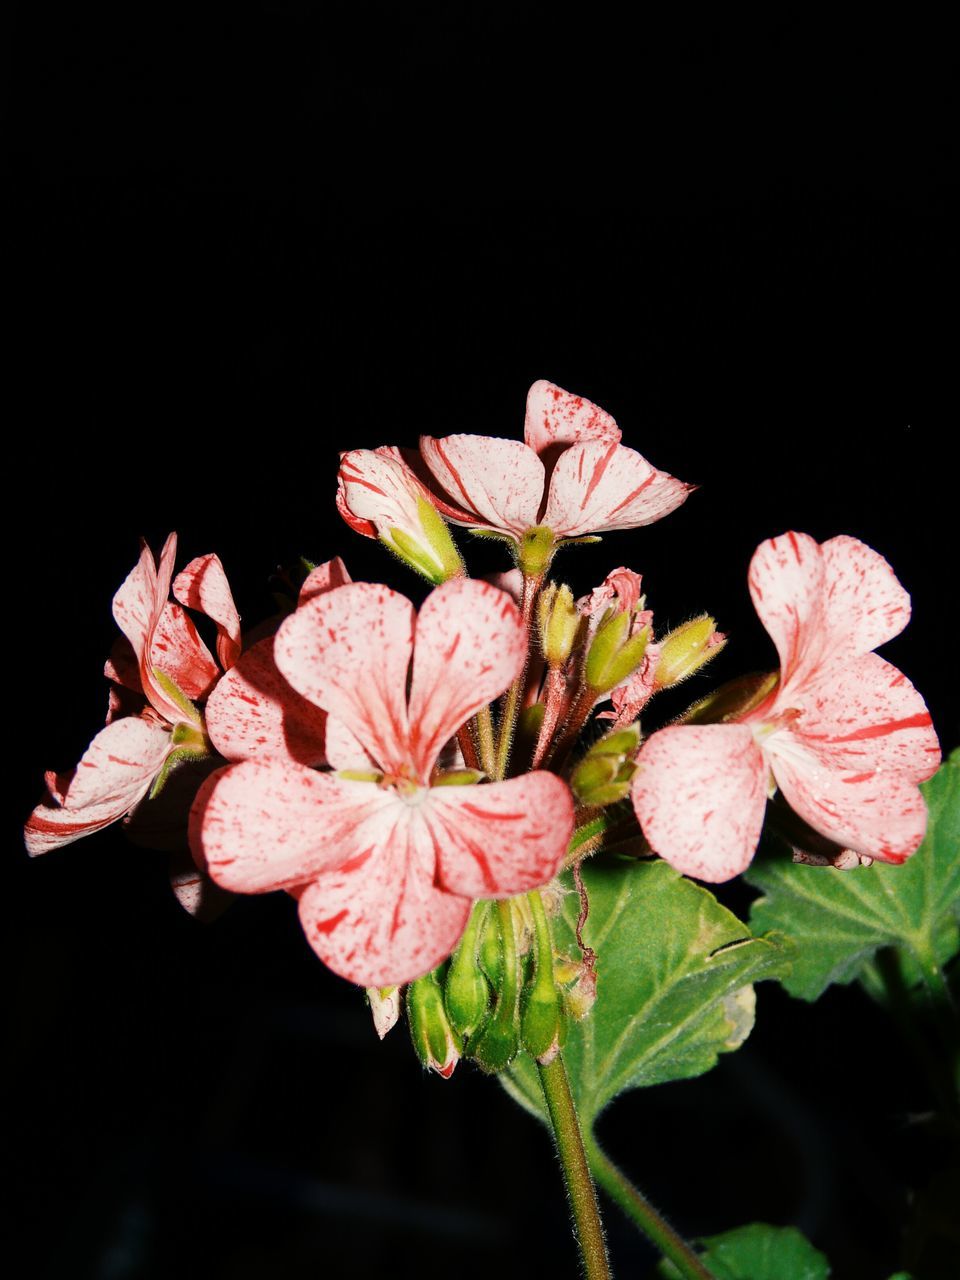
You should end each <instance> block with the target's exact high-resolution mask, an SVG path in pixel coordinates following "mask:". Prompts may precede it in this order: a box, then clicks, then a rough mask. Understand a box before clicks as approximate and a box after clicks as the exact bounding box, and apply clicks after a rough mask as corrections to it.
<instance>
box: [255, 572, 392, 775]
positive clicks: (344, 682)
mask: <svg viewBox="0 0 960 1280" xmlns="http://www.w3.org/2000/svg"><path fill="white" fill-rule="evenodd" d="M414 618H415V615H414V611H413V605H412V604H411V603H410V601H409V600H407V599H406V598H405V597H404V596H401V595H398V593H397V592H396V591H391V590H390V589H389V588H388V587H384V586H380V585H379V584H374V583H369V582H354V583H350V584H349V585H348V586H345V587H340V588H339V589H338V590H337V591H331V592H329V593H328V594H327V595H323V596H316V597H315V598H314V599H312V600H309V601H308V602H307V603H306V604H305V605H303V606H301V607H300V608H299V609H297V611H296V612H295V613H293V614H291V615H290V617H289V618H287V619H286V621H285V622H284V623H283V624H282V626H281V627H280V630H279V631H278V632H277V636H276V643H275V645H274V651H273V652H274V657H275V659H276V663H277V666H278V668H279V669H280V671H281V673H282V674H283V675H284V676H285V677H286V679H287V680H289V682H290V683H291V684H292V685H293V687H294V688H295V689H296V690H297V691H298V692H299V693H302V694H303V696H304V697H305V698H307V699H309V701H310V702H313V703H315V704H316V706H318V707H323V708H324V710H325V711H329V712H330V713H331V715H335V716H336V717H337V718H338V719H340V720H343V721H344V722H345V723H346V725H347V727H348V728H349V729H350V730H351V732H352V733H354V734H355V735H356V737H357V738H359V740H360V742H361V743H362V744H363V746H364V748H365V749H366V750H368V751H369V752H370V754H371V755H372V756H373V757H374V759H375V760H376V761H377V763H378V764H379V765H380V767H381V768H383V769H384V770H386V771H387V772H392V771H395V770H397V769H400V768H402V766H403V765H405V764H407V763H409V761H408V750H407V744H408V737H409V731H408V720H407V705H406V686H407V669H408V667H409V665H410V655H411V653H412V651H413V629H414Z"/></svg>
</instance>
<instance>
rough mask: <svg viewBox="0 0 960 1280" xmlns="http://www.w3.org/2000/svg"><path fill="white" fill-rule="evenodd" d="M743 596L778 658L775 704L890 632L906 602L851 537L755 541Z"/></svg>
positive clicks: (889, 573) (902, 619)
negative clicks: (821, 541) (746, 592)
mask: <svg viewBox="0 0 960 1280" xmlns="http://www.w3.org/2000/svg"><path fill="white" fill-rule="evenodd" d="M749 583H750V594H751V596H752V597H753V603H754V607H755V608H756V610H757V615H758V616H759V618H760V621H761V622H762V623H763V625H764V626H765V627H766V629H767V631H768V633H769V634H770V637H771V638H772V640H773V642H774V644H775V645H776V646H777V653H778V654H779V655H780V668H781V680H780V692H779V694H778V697H777V702H778V704H779V705H787V704H788V702H789V699H790V696H791V694H792V693H794V692H795V691H797V690H799V689H801V688H803V687H804V686H805V685H807V684H808V683H809V682H810V681H812V680H819V679H820V678H822V676H823V675H824V674H825V673H826V672H827V671H830V670H836V669H837V668H838V667H839V666H842V665H843V664H844V663H847V662H849V661H850V660H851V659H853V658H857V657H860V656H861V655H863V654H865V653H869V652H870V651H871V649H874V648H875V647H876V646H877V645H879V644H883V643H884V641H886V640H889V639H891V638H892V637H893V636H895V635H897V634H898V633H899V632H900V631H902V629H903V628H904V627H905V626H906V624H907V620H908V619H909V617H910V597H909V596H908V595H907V593H906V591H904V589H903V587H902V586H901V585H900V583H899V582H898V581H897V578H896V576H895V575H894V572H893V570H892V569H891V568H890V566H889V565H888V564H887V562H886V560H884V559H883V557H882V556H880V555H878V554H877V552H876V551H874V550H872V548H870V547H868V546H867V545H866V544H865V543H863V542H859V541H858V540H857V539H856V538H848V537H840V538H831V539H830V541H829V542H825V543H824V544H823V545H822V546H820V545H819V544H818V543H817V542H816V541H814V539H813V538H811V537H810V536H809V535H808V534H805V533H795V532H789V533H785V534H781V535H780V537H778V538H770V539H769V540H768V541H767V542H764V543H761V545H760V546H759V547H758V548H757V550H756V552H755V553H754V556H753V559H752V560H751V562H750V574H749Z"/></svg>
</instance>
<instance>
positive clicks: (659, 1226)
mask: <svg viewBox="0 0 960 1280" xmlns="http://www.w3.org/2000/svg"><path fill="white" fill-rule="evenodd" d="M586 1141H587V1152H588V1156H589V1160H590V1168H591V1170H592V1171H593V1174H594V1176H595V1177H596V1179H597V1182H599V1184H600V1186H601V1187H603V1189H604V1191H606V1193H607V1195H608V1196H610V1198H611V1200H615V1201H616V1202H617V1204H618V1205H619V1206H620V1208H621V1209H622V1210H623V1211H624V1213H625V1214H626V1215H627V1217H629V1218H632V1219H633V1221H634V1222H635V1223H636V1224H637V1226H638V1227H639V1228H640V1230H641V1231H642V1232H643V1233H644V1235H646V1236H647V1238H648V1239H649V1240H651V1241H652V1242H653V1244H654V1245H656V1247H657V1248H658V1249H659V1250H660V1252H661V1253H662V1254H663V1256H664V1257H665V1258H669V1259H670V1261H671V1262H672V1263H673V1265H674V1266H675V1267H676V1268H677V1270H678V1271H679V1272H680V1274H681V1275H682V1276H683V1277H684V1280H714V1276H713V1273H712V1272H710V1271H708V1270H707V1268H706V1267H705V1266H704V1264H703V1262H702V1261H701V1259H700V1258H698V1257H697V1255H696V1254H695V1253H694V1251H693V1249H692V1248H691V1247H690V1245H688V1244H687V1242H686V1241H685V1240H684V1239H683V1237H682V1236H680V1235H678V1234H677V1232H676V1231H674V1229H673V1227H671V1225H670V1223H669V1222H667V1221H666V1220H665V1219H664V1218H662V1217H661V1216H660V1214H659V1213H657V1211H656V1209H655V1208H654V1207H653V1205H652V1204H651V1203H650V1201H649V1200H648V1199H647V1198H646V1196H644V1195H643V1193H642V1192H641V1191H639V1190H638V1189H637V1188H636V1187H635V1186H634V1185H633V1183H632V1182H631V1181H630V1179H629V1178H628V1177H627V1176H626V1174H624V1173H622V1172H621V1171H620V1170H619V1169H618V1168H617V1166H616V1165H615V1164H614V1163H613V1161H612V1160H611V1159H610V1158H609V1156H607V1155H605V1154H604V1152H603V1151H601V1150H600V1147H599V1146H598V1144H597V1140H596V1138H594V1137H593V1135H592V1134H590V1133H588V1134H587V1139H586Z"/></svg>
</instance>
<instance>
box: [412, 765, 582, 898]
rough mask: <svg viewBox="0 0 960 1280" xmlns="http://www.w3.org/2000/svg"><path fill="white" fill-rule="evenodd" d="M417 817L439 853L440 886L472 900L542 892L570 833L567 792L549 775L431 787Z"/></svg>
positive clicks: (561, 783) (529, 774)
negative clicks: (420, 816)
mask: <svg viewBox="0 0 960 1280" xmlns="http://www.w3.org/2000/svg"><path fill="white" fill-rule="evenodd" d="M421 813H422V814H423V817H424V819H425V821H426V823H427V825H428V826H429V828H430V831H431V834H432V836H433V840H434V844H435V847H436V861H437V883H438V884H439V885H440V886H441V887H442V888H444V889H448V890H450V892H452V893H460V894H464V895H466V896H467V897H469V898H494V897H508V896H510V895H511V894H515V893H526V892H528V891H529V890H530V889H536V888H538V887H539V886H540V885H542V884H546V883H547V881H548V880H551V879H552V878H553V877H554V876H555V875H556V874H557V871H558V870H559V869H560V863H561V862H562V861H563V857H564V854H565V853H566V851H567V845H568V843H569V840H570V836H571V835H572V833H573V798H572V796H571V794H570V788H569V787H568V786H567V785H566V783H564V782H562V781H561V780H560V779H559V778H558V777H556V776H555V775H554V774H552V773H544V772H538V773H528V774H525V775H524V776H523V777H520V778H511V779H509V781H507V782H493V783H490V784H484V785H481V786H466V787H459V786H458V787H433V788H432V789H431V791H430V794H429V797H428V799H427V801H426V802H425V803H424V805H423V807H422V809H421Z"/></svg>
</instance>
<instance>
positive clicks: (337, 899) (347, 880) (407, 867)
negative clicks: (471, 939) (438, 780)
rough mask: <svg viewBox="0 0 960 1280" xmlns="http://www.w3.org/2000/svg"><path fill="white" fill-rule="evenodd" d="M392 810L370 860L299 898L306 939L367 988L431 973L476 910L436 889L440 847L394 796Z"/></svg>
mask: <svg viewBox="0 0 960 1280" xmlns="http://www.w3.org/2000/svg"><path fill="white" fill-rule="evenodd" d="M354 785H355V786H367V787H370V788H371V790H376V788H374V787H373V786H372V784H370V783H355V784H354ZM381 794H383V793H381ZM390 805H391V810H390V821H391V822H392V824H393V825H392V829H391V830H390V832H389V834H386V833H384V834H383V835H381V836H380V837H379V838H378V840H377V843H376V846H375V848H374V849H373V850H372V851H371V854H370V856H369V858H367V859H366V860H364V861H363V862H360V860H359V858H353V859H351V861H350V864H349V865H348V866H345V867H343V868H341V870H340V871H334V872H331V873H330V874H328V875H324V876H318V877H317V878H316V880H315V881H314V883H313V884H310V885H308V886H307V887H306V888H305V889H304V890H303V893H302V894H301V896H300V921H301V923H302V925H303V928H304V932H305V933H306V935H307V941H308V942H309V943H310V945H311V946H312V947H313V949H314V951H316V953H317V955H318V956H319V957H320V959H321V960H323V962H324V963H325V964H327V965H329V966H330V968H331V969H332V970H333V971H334V973H338V974H340V976H341V977H343V978H346V979H348V981H350V982H356V983H358V984H359V985H360V986H363V987H387V986H393V985H394V984H398V983H401V982H410V981H412V980H413V979H414V978H419V977H420V976H421V975H422V974H424V973H428V972H429V971H430V970H431V969H433V968H434V967H435V966H436V965H438V964H439V963H440V961H441V960H443V959H445V958H446V957H447V956H448V955H449V954H450V952H451V951H452V950H453V948H454V947H455V946H456V944H457V942H458V941H459V939H460V936H461V934H462V933H463V930H464V928H465V927H466V923H467V919H468V917H469V915H470V908H471V906H472V903H471V900H470V899H469V898H462V897H460V896H458V895H456V894H451V893H445V892H443V890H442V889H440V888H438V887H437V885H436V883H435V862H434V859H435V850H434V848H433V841H432V838H431V836H430V833H429V830H428V829H427V827H426V825H425V824H424V823H423V822H422V821H421V819H420V814H419V812H418V810H417V809H416V808H413V807H411V806H409V805H407V804H406V803H405V802H404V801H403V800H400V799H399V798H397V797H395V796H391V797H390Z"/></svg>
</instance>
